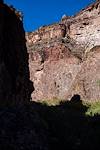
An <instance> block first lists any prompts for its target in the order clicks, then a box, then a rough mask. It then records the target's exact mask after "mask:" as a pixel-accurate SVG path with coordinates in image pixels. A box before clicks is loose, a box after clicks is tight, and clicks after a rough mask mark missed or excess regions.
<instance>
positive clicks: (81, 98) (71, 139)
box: [0, 1, 100, 150]
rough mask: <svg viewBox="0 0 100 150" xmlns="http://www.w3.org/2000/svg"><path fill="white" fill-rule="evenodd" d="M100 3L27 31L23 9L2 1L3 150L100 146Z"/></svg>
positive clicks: (0, 148) (74, 149)
mask: <svg viewBox="0 0 100 150" xmlns="http://www.w3.org/2000/svg"><path fill="white" fill-rule="evenodd" d="M99 6H100V2H99V1H96V3H94V4H92V5H91V6H89V7H87V9H85V10H82V12H81V13H79V14H78V15H76V16H75V18H73V17H71V18H70V17H67V16H65V17H64V18H62V20H61V21H60V23H58V24H53V25H51V26H46V27H42V28H39V30H38V31H36V32H34V33H26V34H25V31H24V29H23V22H22V18H21V17H22V16H21V14H20V12H19V11H17V10H16V9H15V8H13V7H9V6H7V5H6V4H3V1H0V150H8V149H10V150H53V149H55V150H67V149H68V150H70V149H71V150H81V149H83V150H85V149H89V150H90V149H91V150H92V149H93V150H95V149H97V148H98V147H99V146H100V99H99V98H100V45H99V44H100V38H98V37H100V36H99V35H100V33H99V31H98V32H97V30H98V28H99V21H98V20H99V19H100V18H99V17H100V15H99V9H98V8H99ZM92 11H93V12H92ZM86 14H88V17H89V16H90V18H88V19H89V21H90V22H91V21H92V19H93V22H92V24H91V23H90V24H88V23H87V22H84V19H85V21H86V20H87V19H86V16H85V17H83V16H84V15H86ZM91 16H92V19H91ZM96 16H97V18H96ZM95 19H97V21H96V20H95ZM81 25H83V26H84V28H85V29H84V31H86V32H85V34H84V36H83V26H81ZM87 25H89V26H88V27H86V26H87ZM93 26H94V27H93ZM76 27H77V28H76ZM92 27H93V28H92ZM79 28H80V31H81V34H82V36H81V37H80V33H76V32H77V30H78V29H79ZM91 28H92V29H93V32H91V31H90V30H89V29H91ZM70 29H71V30H70ZM95 29H96V32H94V30H95ZM69 30H70V32H69ZM78 31H79V30H78ZM87 31H89V33H88V32H87ZM90 33H91V34H92V35H91V37H89V36H90ZM88 34H89V36H88V37H89V39H88V38H87V35H88ZM25 37H26V39H27V41H26V39H25ZM82 38H83V43H81V40H82ZM84 38H86V39H84ZM75 39H76V41H75ZM85 40H87V43H88V42H90V43H89V45H88V46H87V47H86V49H85V43H84V42H86V41H85ZM88 40H89V41H88ZM93 40H94V43H92V44H91V41H93ZM77 42H79V43H77ZM26 44H27V47H26ZM91 46H92V47H91ZM87 100H88V103H87ZM96 100H97V101H98V103H93V102H95V101H96ZM35 101H36V102H35ZM56 101H57V103H56ZM39 102H40V103H39ZM89 102H91V103H89Z"/></svg>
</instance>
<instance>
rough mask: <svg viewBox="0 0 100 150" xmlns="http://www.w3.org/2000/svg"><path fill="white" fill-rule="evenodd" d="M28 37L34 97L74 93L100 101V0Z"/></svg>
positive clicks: (64, 95) (62, 96) (87, 98)
mask: <svg viewBox="0 0 100 150" xmlns="http://www.w3.org/2000/svg"><path fill="white" fill-rule="evenodd" d="M26 38H27V47H28V52H29V68H30V79H31V80H32V81H33V83H34V89H35V90H34V91H33V93H32V100H41V99H43V100H44V99H53V98H54V99H55V98H58V99H68V98H70V97H71V96H72V95H74V94H80V95H81V97H82V99H83V100H100V48H99V45H100V1H96V2H95V3H94V4H92V5H90V6H88V7H87V8H86V9H83V10H82V11H81V12H80V13H78V14H77V15H75V16H74V17H67V16H63V17H62V19H61V21H60V22H59V23H58V24H53V25H49V26H44V27H41V28H39V29H38V30H37V31H36V32H31V33H27V34H26ZM95 46H98V48H97V47H95ZM93 47H95V48H93ZM93 49H94V50H93ZM97 49H98V50H97ZM92 51H93V52H92Z"/></svg>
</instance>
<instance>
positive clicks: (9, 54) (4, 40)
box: [0, 2, 32, 103]
mask: <svg viewBox="0 0 100 150" xmlns="http://www.w3.org/2000/svg"><path fill="white" fill-rule="evenodd" d="M30 84H31V81H30V80H29V68H28V53H27V49H26V40H25V32H24V29H23V24H22V21H21V20H20V17H19V15H18V13H17V11H15V9H12V8H10V7H8V6H7V5H5V4H3V2H0V102H1V103H3V102H4V103H5V102H9V101H10V102H11V101H14V102H16V103H17V102H22V101H28V100H30V93H31V91H32V90H31V89H30Z"/></svg>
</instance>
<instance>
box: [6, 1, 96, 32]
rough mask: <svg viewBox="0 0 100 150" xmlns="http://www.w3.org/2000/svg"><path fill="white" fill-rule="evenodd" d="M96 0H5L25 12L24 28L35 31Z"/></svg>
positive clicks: (72, 13)
mask: <svg viewBox="0 0 100 150" xmlns="http://www.w3.org/2000/svg"><path fill="white" fill-rule="evenodd" d="M93 1H94V0H4V2H5V3H7V4H9V5H13V6H14V7H15V8H17V9H18V10H21V11H22V12H23V14H24V28H25V30H26V31H33V30H36V29H38V28H39V27H40V26H42V25H48V24H52V23H54V22H57V21H59V20H60V19H61V16H62V15H63V14H66V15H74V14H76V13H77V12H78V11H79V10H81V9H82V8H84V7H86V6H87V5H88V4H90V3H92V2H93Z"/></svg>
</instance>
